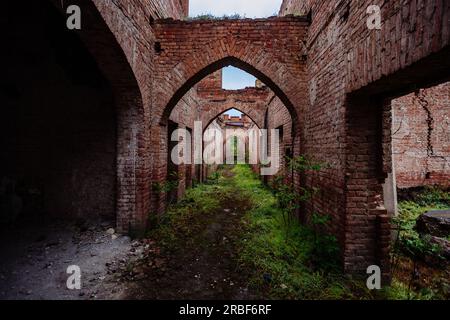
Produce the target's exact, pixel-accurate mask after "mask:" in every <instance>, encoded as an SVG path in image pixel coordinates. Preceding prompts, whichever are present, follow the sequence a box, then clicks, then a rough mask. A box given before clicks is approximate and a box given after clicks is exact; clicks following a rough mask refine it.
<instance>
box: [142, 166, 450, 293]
mask: <svg viewBox="0 0 450 320" xmlns="http://www.w3.org/2000/svg"><path fill="white" fill-rule="evenodd" d="M225 171H226V170H225ZM225 171H221V174H220V175H214V176H212V178H213V179H211V181H210V183H208V184H201V185H198V186H197V187H196V188H193V189H190V190H188V191H187V193H186V196H185V197H184V199H183V200H182V201H181V202H179V203H178V204H176V205H173V206H171V207H170V209H169V211H168V212H167V214H165V215H164V216H163V217H161V219H160V224H159V227H158V228H157V229H155V230H153V231H151V235H150V236H152V237H157V238H158V239H160V240H159V241H162V245H163V246H164V247H167V248H172V249H176V245H177V243H180V241H183V243H189V242H190V241H192V243H195V241H196V240H195V237H196V235H197V234H199V233H200V232H201V230H202V228H203V226H204V223H207V221H208V219H209V218H210V217H211V215H214V214H215V213H216V212H217V210H220V209H221V203H223V199H226V200H225V203H226V202H227V201H228V200H229V201H234V202H238V201H241V200H242V201H243V203H246V204H247V205H246V209H245V210H247V209H248V208H249V209H248V211H247V212H245V215H244V217H243V218H242V226H236V228H240V229H241V230H242V231H239V232H242V235H241V236H240V237H239V239H238V243H237V249H238V252H237V262H238V265H239V268H240V271H241V272H245V274H248V275H249V285H250V287H251V288H252V289H253V290H254V291H256V292H258V293H260V294H261V296H262V297H264V298H268V299H336V300H337V299H394V300H405V299H410V298H414V299H430V298H432V296H430V295H427V294H411V292H409V289H408V286H407V285H405V284H404V283H402V282H400V281H398V280H395V279H394V281H393V283H392V286H391V287H388V288H384V289H383V290H381V291H369V290H368V289H367V287H366V284H365V280H366V279H362V278H361V279H358V278H350V277H347V276H345V275H344V274H343V273H342V272H341V270H340V268H339V266H338V265H336V264H335V263H334V262H333V263H330V265H331V266H333V265H334V266H335V267H333V268H330V267H327V268H325V267H321V266H320V265H317V259H316V257H315V256H314V255H315V251H314V243H315V235H314V232H313V230H312V229H311V228H309V227H306V226H302V225H301V224H300V223H297V222H294V223H290V224H288V225H287V226H286V223H285V220H284V219H283V211H282V210H281V209H280V207H279V204H278V202H277V199H276V197H275V196H274V194H273V193H272V191H271V190H270V189H269V188H267V187H266V186H264V185H263V183H262V182H261V180H260V179H259V178H260V177H258V176H257V175H255V174H254V173H253V172H252V170H251V169H250V167H249V166H245V165H240V166H235V167H234V168H233V169H232V173H233V175H234V176H233V177H225V176H224V175H223V174H222V173H223V172H225ZM421 199H422V200H421V201H423V202H421V204H417V203H415V202H402V203H400V212H401V213H400V216H399V218H398V219H399V220H400V223H401V225H402V228H404V229H405V230H406V231H405V234H414V232H415V231H414V229H413V227H414V225H415V220H416V218H417V217H418V215H420V214H421V213H423V212H425V211H427V210H430V209H445V208H446V204H445V203H442V201H441V200H439V201H438V200H437V199H445V195H444V196H443V195H442V194H440V193H439V192H437V191H433V194H432V195H423V196H422V197H421ZM423 204H426V206H423ZM199 215H200V216H201V218H202V219H196V218H198V216H199ZM201 221H203V222H201ZM205 221H206V222H205ZM202 223H203V224H202ZM330 258H334V257H330Z"/></svg>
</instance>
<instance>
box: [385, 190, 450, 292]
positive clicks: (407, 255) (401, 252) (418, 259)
mask: <svg viewBox="0 0 450 320" xmlns="http://www.w3.org/2000/svg"><path fill="white" fill-rule="evenodd" d="M403 198H405V199H406V200H402V201H400V202H399V215H398V216H397V217H396V218H395V219H394V224H395V226H396V229H397V232H398V235H397V239H396V242H395V245H394V250H393V256H392V267H393V272H394V275H396V274H397V276H398V277H401V278H402V280H403V282H404V283H406V284H405V285H404V286H405V287H406V292H407V297H408V298H410V299H442V298H448V296H449V289H450V280H449V279H448V273H449V264H448V261H446V260H445V259H444V257H443V256H442V248H441V247H440V246H439V245H437V244H435V243H432V242H431V237H430V236H428V235H421V234H419V233H418V232H417V231H416V230H415V226H416V221H417V219H418V217H419V216H420V215H422V214H424V213H426V212H428V211H432V210H446V209H450V192H448V191H444V190H442V189H439V188H435V187H427V188H424V189H423V190H413V191H411V192H409V194H408V195H407V196H403ZM420 268H422V269H423V268H426V269H427V273H429V275H426V274H421V273H420V271H419V269H420ZM441 274H443V275H444V276H443V277H442V276H441ZM446 274H447V276H446ZM424 279H426V283H424Z"/></svg>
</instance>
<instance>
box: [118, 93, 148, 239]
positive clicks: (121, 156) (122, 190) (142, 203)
mask: <svg viewBox="0 0 450 320" xmlns="http://www.w3.org/2000/svg"><path fill="white" fill-rule="evenodd" d="M118 92H120V94H116V97H115V99H116V101H115V102H116V108H117V123H118V129H117V223H116V225H117V230H118V232H120V233H130V234H132V235H136V234H140V233H141V232H142V231H143V230H144V229H145V227H146V225H145V224H146V212H147V211H148V207H149V201H148V200H149V199H148V198H149V183H148V181H147V180H148V179H149V174H148V173H149V172H148V171H149V162H150V161H149V159H147V158H148V157H149V153H148V152H147V144H148V142H147V141H146V139H148V138H147V136H148V133H146V132H145V130H144V127H143V125H142V124H143V122H144V119H143V115H142V101H141V99H140V94H139V92H138V91H135V90H132V89H130V88H127V89H126V90H125V89H124V90H118Z"/></svg>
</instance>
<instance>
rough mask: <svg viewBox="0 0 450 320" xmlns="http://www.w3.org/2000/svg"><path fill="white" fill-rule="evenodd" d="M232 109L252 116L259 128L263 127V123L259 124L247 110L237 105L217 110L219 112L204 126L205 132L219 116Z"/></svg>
mask: <svg viewBox="0 0 450 320" xmlns="http://www.w3.org/2000/svg"><path fill="white" fill-rule="evenodd" d="M231 110H237V111H239V112H241V113H242V114H244V115H246V116H247V117H249V118H250V120H251V121H252V122H253V123H254V124H255V125H256V126H257V127H258V129H261V124H258V123H257V122H256V121H255V120H254V119H253V117H252V116H251V115H249V114H248V113H247V112H245V111H242V110H241V109H240V108H237V107H233V108H228V109H226V110H225V111H223V110H220V111H219V112H217V114H216V115H215V116H213V117H212V118H211V119H209V120H208V122H207V123H206V125H204V126H203V133H204V132H205V131H206V130H207V129H208V127H209V126H210V125H211V123H213V122H214V120H216V119H217V118H218V117H220V116H221V115H222V114H225V113H226V112H228V111H231Z"/></svg>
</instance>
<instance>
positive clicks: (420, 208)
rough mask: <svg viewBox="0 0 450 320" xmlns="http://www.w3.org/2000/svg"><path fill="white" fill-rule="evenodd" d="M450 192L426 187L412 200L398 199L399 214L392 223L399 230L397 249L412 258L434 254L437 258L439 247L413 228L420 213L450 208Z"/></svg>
mask: <svg viewBox="0 0 450 320" xmlns="http://www.w3.org/2000/svg"><path fill="white" fill-rule="evenodd" d="M449 199H450V193H449V192H445V191H442V190H439V189H437V188H427V189H425V190H424V191H423V192H421V193H419V194H418V195H417V196H416V197H415V199H414V201H400V202H399V214H398V216H397V217H396V218H395V219H394V223H395V224H396V225H397V227H398V228H399V229H400V230H401V231H400V236H399V243H398V246H397V248H396V249H397V250H400V251H402V253H404V254H406V255H408V256H409V257H412V258H420V257H421V256H422V257H423V256H424V255H434V256H436V257H437V258H439V254H440V251H441V250H440V247H439V246H437V245H432V244H430V243H429V239H428V238H427V237H424V236H421V235H420V234H419V233H418V232H417V231H416V230H415V229H414V228H415V226H416V221H417V219H418V218H419V216H420V215H422V214H424V213H426V212H428V211H432V210H446V209H450V202H449Z"/></svg>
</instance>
